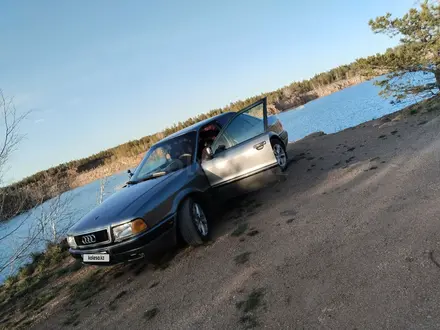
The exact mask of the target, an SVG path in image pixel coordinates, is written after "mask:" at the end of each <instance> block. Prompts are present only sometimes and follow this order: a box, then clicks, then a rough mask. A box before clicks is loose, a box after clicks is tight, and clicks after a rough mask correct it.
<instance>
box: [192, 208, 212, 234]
mask: <svg viewBox="0 0 440 330" xmlns="http://www.w3.org/2000/svg"><path fill="white" fill-rule="evenodd" d="M193 221H194V224H195V225H196V227H197V230H198V231H199V233H200V235H202V236H206V235H208V220H207V219H206V216H205V213H204V212H203V209H202V207H201V206H200V205H199V204H197V203H194V204H193Z"/></svg>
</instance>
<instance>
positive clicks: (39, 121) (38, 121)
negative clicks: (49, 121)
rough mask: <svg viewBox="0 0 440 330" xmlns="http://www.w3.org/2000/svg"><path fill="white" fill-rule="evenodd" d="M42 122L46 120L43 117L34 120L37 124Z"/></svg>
mask: <svg viewBox="0 0 440 330" xmlns="http://www.w3.org/2000/svg"><path fill="white" fill-rule="evenodd" d="M42 122H44V119H43V118H40V119H37V120H35V121H34V123H35V124H40V123H42Z"/></svg>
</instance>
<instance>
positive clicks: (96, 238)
mask: <svg viewBox="0 0 440 330" xmlns="http://www.w3.org/2000/svg"><path fill="white" fill-rule="evenodd" d="M109 241H110V238H109V235H108V231H107V230H106V229H103V230H99V231H95V232H92V233H87V234H82V235H78V236H75V242H76V244H77V245H79V246H87V245H100V244H104V243H107V242H109Z"/></svg>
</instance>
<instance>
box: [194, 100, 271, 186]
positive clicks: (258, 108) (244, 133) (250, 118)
mask: <svg viewBox="0 0 440 330" xmlns="http://www.w3.org/2000/svg"><path fill="white" fill-rule="evenodd" d="M211 148H212V151H213V158H212V159H210V160H207V161H204V162H203V163H202V167H203V170H204V171H205V174H206V176H207V177H208V180H209V183H210V184H211V186H212V187H220V186H224V185H229V184H231V183H233V184H235V185H238V186H240V190H247V188H248V187H247V186H249V187H251V186H252V180H250V178H251V177H253V176H254V175H255V174H257V173H259V172H262V171H264V170H265V169H268V168H270V167H272V166H274V165H276V159H275V156H274V154H273V151H272V146H271V144H270V139H269V134H268V133H267V109H266V98H264V99H262V100H260V101H258V102H256V103H254V104H252V105H250V106H248V107H246V108H245V109H243V110H241V111H240V112H238V113H236V114H235V116H234V117H232V119H231V120H230V121H229V122H228V123H227V124H226V126H224V127H223V129H222V130H221V131H220V133H219V135H218V136H217V138H216V139H215V141H214V143H213V144H212V146H211Z"/></svg>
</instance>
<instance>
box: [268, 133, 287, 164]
mask: <svg viewBox="0 0 440 330" xmlns="http://www.w3.org/2000/svg"><path fill="white" fill-rule="evenodd" d="M270 142H271V144H272V150H273V154H274V156H275V159H276V160H277V164H278V166H279V168H280V169H281V171H284V170H285V169H286V168H287V153H286V148H285V147H284V145H283V144H282V143H281V142H280V141H279V140H275V139H274V140H271V141H270Z"/></svg>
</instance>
